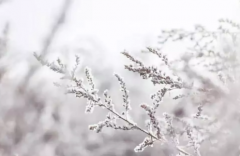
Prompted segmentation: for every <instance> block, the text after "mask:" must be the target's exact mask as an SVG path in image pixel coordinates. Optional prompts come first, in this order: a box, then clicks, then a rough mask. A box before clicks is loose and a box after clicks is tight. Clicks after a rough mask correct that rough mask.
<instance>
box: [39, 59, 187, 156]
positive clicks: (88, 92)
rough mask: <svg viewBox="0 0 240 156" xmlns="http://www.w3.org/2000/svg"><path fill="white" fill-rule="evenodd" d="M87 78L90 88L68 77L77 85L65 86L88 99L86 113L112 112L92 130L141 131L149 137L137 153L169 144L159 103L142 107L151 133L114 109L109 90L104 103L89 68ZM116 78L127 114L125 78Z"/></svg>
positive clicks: (91, 127)
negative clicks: (157, 113)
mask: <svg viewBox="0 0 240 156" xmlns="http://www.w3.org/2000/svg"><path fill="white" fill-rule="evenodd" d="M38 59H39V60H40V61H41V62H42V64H45V65H47V66H48V67H49V68H50V69H52V70H53V71H55V72H58V71H59V70H55V68H52V67H51V66H50V65H49V64H48V63H47V62H46V61H43V60H41V59H42V58H41V57H39V58H38ZM77 60H78V59H76V61H77ZM58 62H59V66H61V67H63V66H62V65H61V64H62V63H61V62H60V61H58ZM136 62H137V61H136ZM76 64H77V63H76ZM139 64H140V65H141V63H139ZM73 71H76V69H75V68H74V70H73ZM72 75H75V74H72ZM85 76H86V78H87V82H88V86H86V85H84V84H83V80H81V79H80V80H79V79H77V78H76V77H68V78H69V80H72V82H74V84H75V85H68V86H65V87H67V93H70V94H75V96H76V97H83V98H85V99H87V106H86V111H85V112H86V113H92V112H93V110H94V108H95V107H96V106H99V107H102V108H105V109H107V110H108V111H109V112H110V113H108V115H107V117H106V119H105V120H104V121H100V122H99V123H98V124H94V125H90V126H89V129H90V130H95V131H96V132H98V133H99V132H101V130H102V129H103V128H104V127H109V128H113V129H116V130H139V131H141V132H143V133H145V134H146V135H147V137H146V138H145V140H144V141H143V143H141V144H140V145H139V146H137V147H136V148H135V151H136V152H140V151H142V150H143V149H144V148H146V147H147V146H152V145H153V143H154V142H155V141H160V142H162V143H165V142H167V139H166V138H165V137H164V136H163V135H161V131H160V126H159V123H158V120H157V119H156V116H155V110H156V108H157V107H158V104H157V103H155V105H154V107H153V108H150V107H149V109H148V108H147V107H145V106H144V105H142V108H144V109H145V110H146V111H147V112H148V114H149V116H150V120H151V124H152V126H153V128H154V129H155V132H151V131H149V129H148V130H145V129H143V128H141V127H139V126H138V125H137V124H136V123H135V122H133V121H132V120H130V119H129V118H127V117H124V116H123V115H122V114H119V113H118V112H117V111H116V110H115V109H114V104H113V102H112V98H111V97H110V95H109V93H108V91H107V90H106V91H104V93H103V97H104V100H103V101H102V99H101V97H100V96H98V90H97V89H96V88H95V84H94V81H93V76H92V74H91V71H90V70H89V68H85ZM115 76H116V77H117V80H118V81H119V83H120V86H121V91H122V92H123V102H124V109H125V111H126V112H128V111H129V110H130V109H131V107H130V101H129V95H128V91H127V89H126V84H125V82H124V81H123V78H121V77H120V76H119V75H115ZM89 88H90V89H89ZM165 93H166V90H165V89H163V90H161V91H160V92H158V93H157V94H156V98H154V99H155V102H158V103H159V102H161V99H162V97H163V96H164V94H165ZM119 119H120V120H122V121H124V122H125V123H127V125H117V122H116V121H117V120H119ZM176 148H177V149H178V151H179V152H181V153H184V154H185V155H190V154H189V153H187V152H185V151H184V150H182V149H181V148H180V147H178V146H176Z"/></svg>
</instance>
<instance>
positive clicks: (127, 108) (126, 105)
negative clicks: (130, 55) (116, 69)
mask: <svg viewBox="0 0 240 156" xmlns="http://www.w3.org/2000/svg"><path fill="white" fill-rule="evenodd" d="M114 75H115V76H116V78H117V79H118V82H119V83H120V86H121V91H122V92H123V95H122V98H123V103H124V104H123V107H124V108H125V112H123V113H122V114H123V115H126V118H127V119H128V116H129V114H128V112H129V111H130V110H131V105H130V100H129V95H128V94H129V91H128V90H127V88H126V84H125V82H124V81H123V78H121V77H120V76H119V75H118V74H114Z"/></svg>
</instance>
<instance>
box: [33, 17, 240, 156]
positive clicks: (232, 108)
mask: <svg viewBox="0 0 240 156" xmlns="http://www.w3.org/2000/svg"><path fill="white" fill-rule="evenodd" d="M219 22H220V23H221V24H230V25H231V26H232V27H233V28H236V29H237V30H239V28H240V26H239V25H238V24H236V23H234V22H232V21H230V20H224V19H221V20H220V21H219ZM236 32H237V31H234V32H231V31H229V30H228V29H227V28H224V26H223V25H221V26H220V27H219V29H218V31H215V32H213V31H207V30H206V29H205V28H204V27H202V26H200V25H197V26H196V27H195V30H194V31H192V32H188V31H185V30H181V29H173V30H170V31H163V32H162V34H161V36H160V40H161V41H160V42H159V44H160V46H161V47H160V48H150V47H148V48H147V49H146V51H145V52H148V53H151V54H153V55H155V56H156V57H158V58H159V61H160V62H161V64H160V65H159V66H153V65H152V66H147V65H146V64H144V62H142V61H141V60H139V59H136V58H135V57H134V56H132V55H131V54H130V53H129V52H127V51H124V52H122V55H123V56H124V57H126V58H127V59H129V60H130V61H131V64H129V65H125V69H126V70H128V71H130V72H134V73H136V74H138V75H139V76H140V77H142V78H143V79H145V80H149V81H151V82H152V84H153V85H154V86H157V87H158V88H159V89H158V91H157V92H156V93H154V94H152V95H151V96H150V98H151V100H152V104H147V103H142V104H140V107H141V108H142V110H143V111H145V112H146V114H147V115H148V117H149V120H148V121H147V124H146V127H140V126H139V125H138V124H137V123H136V122H134V121H133V120H132V118H131V113H130V112H131V111H134V110H132V107H131V101H130V95H129V91H128V90H127V84H126V83H125V81H124V79H123V78H122V77H121V76H120V75H118V74H114V76H115V77H116V79H117V81H118V82H119V84H120V90H121V96H122V100H123V102H122V103H123V104H122V106H123V108H124V111H122V112H119V111H117V110H116V109H115V105H114V103H115V102H114V101H113V99H112V98H111V95H110V93H109V91H108V90H105V91H104V92H103V95H100V94H99V91H98V89H97V86H96V85H95V83H94V77H93V75H92V73H91V69H90V68H88V67H87V68H85V71H84V72H85V76H86V80H87V81H86V82H85V81H84V80H83V79H80V78H78V77H77V76H76V71H77V69H78V67H79V64H80V58H79V56H76V57H75V58H76V59H75V62H76V63H75V66H74V68H73V69H72V71H70V72H69V71H68V70H67V65H66V64H64V63H63V62H62V61H61V59H58V60H57V61H56V62H52V63H49V62H48V61H46V60H44V59H43V57H42V56H41V55H38V54H36V53H35V54H34V55H35V57H36V59H37V60H38V61H39V62H40V63H41V64H42V65H46V66H48V67H49V68H50V69H52V70H53V71H55V72H57V73H60V74H63V75H64V76H63V78H62V79H64V80H66V81H67V82H68V83H67V85H62V84H58V83H55V85H56V86H58V87H64V88H65V89H66V93H68V94H74V95H75V96H76V97H77V98H84V99H86V100H87V106H86V110H85V113H92V112H93V111H94V108H95V107H101V108H104V109H106V110H108V114H107V115H106V119H105V120H103V121H100V122H99V123H97V124H93V125H90V126H89V129H90V130H93V131H96V132H97V133H99V132H101V131H102V130H103V128H106V127H109V128H112V129H116V130H124V131H130V130H136V131H141V132H142V133H144V134H145V135H146V137H145V138H143V141H142V142H141V143H140V144H139V145H138V146H136V147H135V149H134V151H135V152H142V151H143V150H144V149H145V148H147V147H149V146H150V147H151V146H153V145H154V144H155V143H156V142H159V143H161V144H165V143H169V142H171V143H172V145H174V147H175V148H176V149H177V151H178V153H177V154H178V155H197V156H200V155H203V154H201V153H202V152H201V146H202V145H203V144H204V143H205V142H211V141H213V140H214V139H218V138H219V137H217V136H221V134H222V133H226V132H229V129H230V126H229V125H228V124H227V121H229V120H235V119H237V118H236V116H238V117H239V112H238V111H237V109H236V108H238V105H239V100H240V99H239V96H238V92H237V91H236V88H237V87H239V81H238V80H239V74H238V73H239V68H238V67H239V66H238V65H239V56H238V53H237V51H236V49H234V50H232V51H231V50H227V51H221V50H219V49H218V48H216V47H217V44H216V43H219V42H220V41H219V40H220V39H221V38H222V37H223V35H225V36H228V37H230V38H231V39H232V41H233V43H234V46H237V44H236V42H237V37H238V32H237V33H236ZM183 40H189V41H190V42H191V43H193V46H192V47H190V48H188V49H187V50H188V51H187V52H186V53H184V54H183V55H182V57H181V58H179V60H171V61H170V58H169V56H168V55H167V54H166V53H164V51H163V49H164V45H165V44H166V43H167V42H170V41H171V42H176V41H183ZM180 63H184V64H185V65H184V67H182V68H178V65H179V64H180ZM163 66H164V67H166V68H167V69H169V71H171V72H170V73H166V72H164V71H163V70H162V67H163ZM196 66H197V67H201V69H204V71H205V72H206V73H207V74H210V75H213V76H215V77H214V78H208V77H207V76H206V73H203V72H202V71H197V70H196V69H195V68H193V67H196ZM204 75H205V76H204ZM176 91H177V93H179V94H178V95H174V96H172V97H171V98H172V100H175V101H176V100H181V99H185V101H186V102H187V103H191V104H192V106H193V108H194V109H195V111H194V112H191V113H190V115H182V114H183V112H184V109H186V108H184V107H183V109H182V110H179V111H178V112H175V113H168V112H164V113H163V114H158V113H157V110H158V109H160V108H161V105H165V104H166V103H164V97H165V96H166V95H167V93H173V92H176ZM171 95H172V94H171ZM226 104H227V105H228V107H226ZM210 108H211V109H210ZM212 110H214V111H212ZM229 112H230V113H229ZM119 120H122V121H124V124H120V123H119V122H118V121H119ZM121 123H122V122H121ZM218 143H219V144H221V143H222V142H221V141H220V140H219V141H218Z"/></svg>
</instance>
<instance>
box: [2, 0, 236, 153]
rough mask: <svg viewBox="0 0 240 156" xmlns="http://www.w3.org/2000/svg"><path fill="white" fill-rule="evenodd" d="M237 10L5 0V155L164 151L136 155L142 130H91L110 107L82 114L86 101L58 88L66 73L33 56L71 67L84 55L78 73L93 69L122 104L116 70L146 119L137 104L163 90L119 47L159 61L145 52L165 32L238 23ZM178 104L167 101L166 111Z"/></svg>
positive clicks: (216, 5) (152, 1)
mask: <svg viewBox="0 0 240 156" xmlns="http://www.w3.org/2000/svg"><path fill="white" fill-rule="evenodd" d="M239 15H240V3H239V1H237V0H194V1H193V0H121V1H120V0H1V1H0V30H1V35H0V155H1V156H33V155H34V156H96V155H97V156H137V155H138V156H155V155H166V154H164V150H163V149H162V147H161V146H157V147H156V146H154V147H153V148H148V149H146V150H145V151H144V152H143V153H134V151H133V149H134V148H135V146H137V145H138V144H139V143H140V142H141V141H142V140H143V138H144V135H143V134H141V133H140V132H137V131H127V132H126V131H124V132H122V131H114V130H112V129H104V130H103V132H102V133H100V134H96V133H95V132H93V131H89V130H88V125H90V124H95V123H97V122H98V121H101V120H104V119H105V115H106V112H104V111H103V110H101V109H96V110H95V112H94V113H93V114H91V115H87V114H84V111H85V106H86V101H85V100H82V99H77V98H75V97H74V96H72V95H65V94H64V92H63V90H60V89H59V88H57V87H55V86H54V85H53V82H59V79H60V77H61V75H60V74H57V73H54V72H53V71H51V70H49V69H48V68H47V67H44V66H42V65H41V64H40V63H39V62H38V61H37V60H36V59H35V58H34V56H33V53H34V52H36V53H37V54H42V56H43V57H44V59H47V60H49V61H50V62H51V61H55V60H56V59H57V58H58V57H59V58H61V59H62V60H63V61H64V62H65V63H66V64H68V65H69V68H71V67H73V66H74V63H75V62H74V56H75V55H76V54H77V55H79V56H80V60H81V67H80V69H79V70H78V73H79V75H80V76H82V75H83V69H84V67H85V66H88V67H90V68H92V72H93V76H94V78H95V81H96V84H97V87H98V88H99V90H100V92H102V91H103V90H105V89H109V90H110V91H111V95H112V97H113V99H114V101H115V103H116V104H117V103H118V102H119V103H120V102H121V100H122V99H121V95H120V94H121V93H120V92H119V86H118V82H117V80H116V79H115V78H114V76H113V73H115V72H116V73H118V74H120V75H121V76H123V77H124V78H125V80H126V84H127V87H128V89H129V90H130V97H131V103H132V107H133V108H134V110H135V111H132V116H133V118H134V120H135V121H136V122H138V123H139V124H144V122H145V118H146V116H145V112H144V111H141V110H139V108H138V107H139V104H140V103H142V102H150V94H151V93H154V91H156V90H157V89H156V87H155V88H154V86H153V85H152V84H151V82H148V81H145V80H142V79H141V77H139V76H138V75H137V74H134V73H131V72H129V71H127V70H125V69H124V64H127V63H128V60H127V59H126V58H125V57H124V56H122V55H121V53H120V52H122V51H123V50H126V51H128V52H129V53H130V54H132V55H134V56H136V57H139V58H140V59H141V60H143V61H145V62H147V63H156V64H157V63H158V59H157V58H152V57H151V56H150V54H146V53H144V52H142V50H144V49H145V48H146V47H147V46H151V47H156V48H158V47H159V46H160V44H159V37H158V36H159V35H160V34H161V32H162V30H163V29H172V28H180V29H186V30H189V31H190V30H194V26H195V25H196V24H201V25H203V26H205V27H206V28H208V30H213V31H214V30H215V29H217V28H218V26H219V23H218V20H219V19H220V18H230V19H232V20H235V21H239ZM228 48H229V47H228ZM184 50H185V43H184V46H183V44H181V43H180V44H176V45H174V46H168V47H167V48H166V50H165V52H166V54H168V56H169V57H170V58H172V59H174V58H178V57H180V55H181V54H182V52H185V51H184ZM166 102H168V100H166ZM119 105H121V104H119ZM173 107H174V106H173V105H171V103H169V104H168V105H167V106H163V108H162V109H163V110H165V111H171V110H173ZM138 110H139V111H138ZM163 110H162V111H163Z"/></svg>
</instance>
